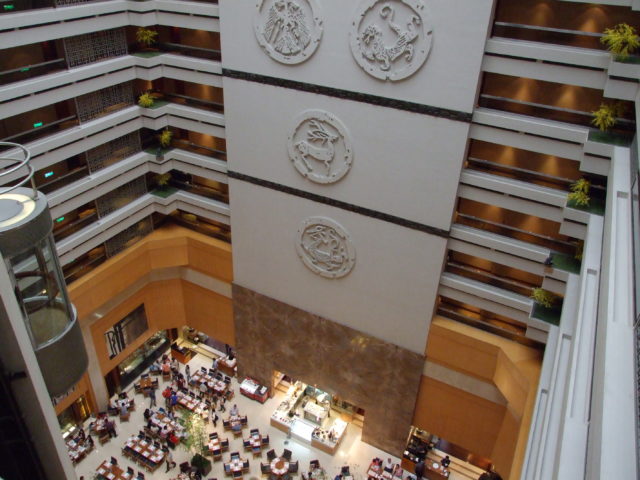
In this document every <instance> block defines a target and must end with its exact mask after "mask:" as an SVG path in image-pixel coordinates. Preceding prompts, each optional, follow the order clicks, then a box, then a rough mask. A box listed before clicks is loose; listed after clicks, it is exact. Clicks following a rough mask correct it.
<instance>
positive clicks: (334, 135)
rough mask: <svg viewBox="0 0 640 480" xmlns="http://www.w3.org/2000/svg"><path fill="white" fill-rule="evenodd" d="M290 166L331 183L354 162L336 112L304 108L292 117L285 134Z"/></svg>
mask: <svg viewBox="0 0 640 480" xmlns="http://www.w3.org/2000/svg"><path fill="white" fill-rule="evenodd" d="M287 150H288V151H289V159H291V161H292V162H293V166H294V167H295V168H296V170H297V171H298V172H299V173H300V175H302V176H303V177H306V178H308V179H309V180H311V181H312V182H316V183H333V182H337V181H338V180H340V179H341V178H342V177H344V176H345V175H346V174H347V172H348V171H349V169H350V168H351V163H352V162H353V149H352V148H351V140H350V138H349V132H348V131H347V129H346V128H345V126H344V125H343V124H342V122H341V121H340V120H338V119H337V118H336V117H335V116H333V115H331V114H330V113H328V112H324V111H322V110H306V111H304V112H302V113H301V114H300V115H298V117H297V118H296V119H295V127H294V128H293V130H292V132H291V133H290V134H289V136H288V138H287Z"/></svg>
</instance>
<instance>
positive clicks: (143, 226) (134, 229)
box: [104, 216, 153, 257]
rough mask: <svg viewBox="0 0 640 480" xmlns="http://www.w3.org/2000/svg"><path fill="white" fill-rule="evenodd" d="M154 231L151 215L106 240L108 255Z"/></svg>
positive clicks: (110, 255) (112, 254)
mask: <svg viewBox="0 0 640 480" xmlns="http://www.w3.org/2000/svg"><path fill="white" fill-rule="evenodd" d="M152 231H153V222H152V221H151V217H150V216H149V217H146V218H143V219H142V220H140V221H139V222H138V223H136V224H134V225H131V226H130V227H128V228H126V229H125V230H123V231H122V232H120V233H119V234H117V235H116V236H114V237H112V238H110V239H109V240H107V241H106V242H104V246H105V250H106V253H107V257H113V256H114V255H115V254H117V253H118V252H121V251H122V250H124V249H125V248H127V247H130V246H131V245H133V244H134V243H136V242H137V241H138V240H140V239H142V238H143V237H145V236H147V235H149V234H150V233H151V232H152Z"/></svg>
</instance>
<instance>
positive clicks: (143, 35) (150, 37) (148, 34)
mask: <svg viewBox="0 0 640 480" xmlns="http://www.w3.org/2000/svg"><path fill="white" fill-rule="evenodd" d="M157 36H158V32H156V31H155V30H151V29H149V28H143V27H140V28H138V30H136V40H137V41H138V42H139V43H141V44H142V45H144V46H145V47H150V46H151V45H153V44H154V43H156V37H157Z"/></svg>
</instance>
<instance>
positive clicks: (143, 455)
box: [76, 354, 455, 480]
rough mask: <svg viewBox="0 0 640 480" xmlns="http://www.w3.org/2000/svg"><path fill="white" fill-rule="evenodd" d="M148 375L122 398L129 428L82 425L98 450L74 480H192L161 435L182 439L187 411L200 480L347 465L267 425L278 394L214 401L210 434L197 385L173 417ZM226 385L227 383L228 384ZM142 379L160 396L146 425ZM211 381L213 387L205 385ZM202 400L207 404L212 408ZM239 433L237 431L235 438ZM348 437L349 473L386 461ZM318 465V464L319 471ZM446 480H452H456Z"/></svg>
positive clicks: (194, 366) (180, 452) (331, 471)
mask: <svg viewBox="0 0 640 480" xmlns="http://www.w3.org/2000/svg"><path fill="white" fill-rule="evenodd" d="M189 365H190V368H191V372H192V374H191V379H192V380H193V377H194V376H195V374H196V373H199V374H200V373H201V374H202V377H203V378H206V377H205V375H206V376H209V377H211V373H213V372H211V371H210V368H209V367H210V366H211V359H210V358H207V357H205V356H204V355H201V354H198V355H196V356H195V357H194V358H193V359H191V360H190V362H189ZM202 367H204V370H203V369H202ZM180 372H181V373H184V365H183V364H180ZM145 373H149V374H150V375H149V376H146V375H145V376H141V377H140V378H139V379H137V380H136V381H135V382H134V385H132V386H131V388H130V390H129V391H128V392H127V393H128V398H129V399H130V400H133V402H132V404H133V406H134V408H133V411H130V412H129V413H130V417H129V421H124V422H123V421H121V420H120V418H119V414H118V415H116V416H109V415H108V413H107V412H104V413H102V414H99V415H96V416H95V417H94V418H91V420H90V421H87V423H86V424H85V430H86V431H87V437H88V436H89V433H90V434H91V437H92V441H95V448H93V449H92V450H88V451H87V453H86V454H84V456H83V460H82V461H79V462H78V463H77V464H76V472H77V474H78V477H80V476H81V475H83V476H84V477H85V479H89V478H94V476H95V477H96V478H98V479H99V480H143V479H145V478H147V479H151V480H191V479H190V477H189V474H190V473H189V472H190V471H191V470H192V468H193V467H192V466H191V465H190V461H191V458H192V456H193V454H192V453H190V452H188V451H187V450H186V449H184V448H172V447H173V446H171V445H169V444H168V442H167V440H166V438H163V435H161V431H162V427H163V426H165V425H166V430H168V431H170V432H173V433H177V437H178V438H179V439H180V436H181V435H182V432H181V425H180V423H179V419H180V412H181V411H185V410H189V411H199V412H200V413H204V414H205V415H204V416H203V418H205V419H206V429H207V443H206V449H207V452H206V458H207V459H208V460H210V461H211V471H210V472H209V473H207V474H206V475H205V476H203V477H202V478H203V480H213V479H215V480H225V479H243V480H251V479H256V478H263V479H268V480H303V479H302V475H303V474H304V476H305V478H307V479H313V480H331V479H333V478H334V477H335V476H336V475H337V474H338V473H340V471H341V468H342V467H343V466H344V463H345V461H344V456H340V455H335V456H331V455H329V454H326V453H324V452H321V451H318V450H316V449H313V448H309V446H308V444H303V443H298V442H297V441H296V440H292V439H289V438H287V435H286V434H285V433H284V432H282V431H280V430H277V429H275V428H273V427H271V426H270V423H269V418H270V415H271V413H272V411H273V410H274V409H275V408H276V407H277V405H278V404H279V403H280V402H281V399H282V396H279V395H281V394H280V392H278V393H276V396H275V397H274V398H272V399H268V400H267V401H266V402H265V403H264V404H261V403H259V402H256V401H255V400H251V399H249V398H247V397H245V396H243V395H235V398H234V401H233V403H232V404H230V403H228V402H227V401H226V398H225V405H224V406H225V407H226V409H225V411H221V410H220V402H219V401H218V402H217V404H216V406H215V407H214V408H215V413H216V415H217V416H218V417H219V419H218V421H217V426H215V427H214V425H213V423H212V416H211V405H212V403H213V402H211V395H210V394H207V393H205V394H204V395H203V398H200V393H201V392H200V390H199V388H198V384H197V383H196V384H195V385H191V384H189V383H187V385H186V387H185V389H183V390H181V391H179V392H178V393H181V394H182V395H181V398H184V402H182V403H181V402H178V405H177V408H175V409H174V412H173V414H170V411H169V409H168V408H167V407H166V405H165V399H164V398H163V397H162V395H161V394H160V390H163V389H165V388H166V387H168V386H171V385H172V379H171V378H170V379H169V380H167V381H164V380H163V379H162V376H160V375H152V374H151V372H145ZM198 376H200V375H198ZM170 377H171V374H170ZM220 377H221V378H222V380H221V381H222V383H224V384H225V388H226V392H232V393H237V392H238V389H239V381H238V380H237V379H236V378H230V377H226V376H224V375H222V374H221V375H220V376H218V375H216V374H214V375H213V376H212V378H213V379H214V382H215V381H220ZM226 378H228V381H225V379H226ZM147 380H149V381H150V386H151V388H154V389H157V391H156V401H157V405H156V406H154V407H153V408H151V409H149V411H148V412H147V416H148V418H147V419H145V417H144V415H143V414H144V412H145V410H147V409H148V407H149V406H150V405H149V404H150V399H149V398H148V396H147V395H146V394H145V392H146V391H147V389H148V388H149V387H147V386H146V385H145V381H147ZM154 380H155V381H156V382H157V387H153V381H154ZM208 381H211V380H209V379H207V382H208ZM196 382H198V380H196ZM192 383H193V382H192ZM136 384H137V385H138V387H137V388H136V387H135V385H136ZM185 390H186V393H185ZM136 391H137V392H138V393H136ZM214 395H215V394H214ZM187 396H188V397H189V398H188V399H187ZM206 400H209V403H207V401H206ZM233 404H237V408H238V410H239V413H238V415H236V416H231V415H230V414H229V411H230V410H231V408H232V405H233ZM190 407H192V408H193V409H194V410H191V408H190ZM172 416H173V418H171V417H172ZM107 420H109V421H111V422H114V423H115V432H116V434H117V435H118V436H117V437H114V436H111V437H110V436H109V434H108V432H107V431H106V430H105V422H106V421H107ZM90 425H91V427H90V428H89V426H90ZM234 428H235V429H236V430H234ZM236 432H239V435H238V434H236ZM353 432H354V435H353V438H351V439H348V440H347V441H346V442H345V446H346V448H349V449H350V450H351V452H354V453H350V454H349V456H350V458H349V459H348V463H350V464H351V465H352V470H354V469H359V470H361V472H360V473H361V476H364V475H365V474H366V468H367V466H368V465H369V462H370V461H371V458H373V457H374V456H385V458H386V454H385V453H384V452H381V451H380V450H377V449H375V447H372V446H370V445H367V444H365V443H362V442H360V440H359V435H358V434H357V432H358V429H355V428H354V429H353ZM100 438H104V444H101V443H100V441H98V440H99V439H100ZM178 445H179V444H178ZM353 445H357V448H353ZM167 447H168V448H167ZM164 449H167V450H168V451H169V452H170V453H171V455H172V458H173V461H174V462H176V466H175V467H173V468H171V469H170V470H169V472H166V462H165V461H164V460H165V455H166V452H165V451H164ZM111 457H113V460H115V461H116V463H115V464H114V463H112V461H111ZM160 457H161V458H162V459H160ZM312 460H313V461H314V462H317V465H318V467H317V468H313V465H315V463H314V464H313V465H312V464H311V461H312ZM181 465H182V466H183V467H184V469H185V471H184V472H181ZM225 465H226V466H225ZM319 465H322V468H321V467H320V466H319ZM101 472H103V473H101ZM406 473H407V472H405V474H406ZM451 478H452V479H453V480H455V478H454V477H451Z"/></svg>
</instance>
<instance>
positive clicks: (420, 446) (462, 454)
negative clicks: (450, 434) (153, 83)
mask: <svg viewBox="0 0 640 480" xmlns="http://www.w3.org/2000/svg"><path fill="white" fill-rule="evenodd" d="M419 462H423V463H424V478H427V479H429V480H443V479H446V478H449V477H450V475H451V472H452V471H456V473H457V477H459V478H474V479H475V478H478V476H479V475H481V474H482V473H483V472H484V471H491V470H492V468H493V465H492V462H491V460H489V459H487V458H483V457H481V456H479V455H475V454H473V453H472V452H469V451H468V450H465V449H464V448H462V447H460V446H458V445H455V444H453V443H450V442H448V441H447V440H445V439H443V438H440V437H438V436H437V435H434V434H432V433H429V432H427V431H425V430H421V429H419V428H417V427H413V426H412V427H411V430H410V432H409V437H408V439H407V446H406V447H405V450H404V452H403V455H402V462H401V466H402V468H403V469H405V470H406V471H408V472H415V467H416V464H418V463H419Z"/></svg>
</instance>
